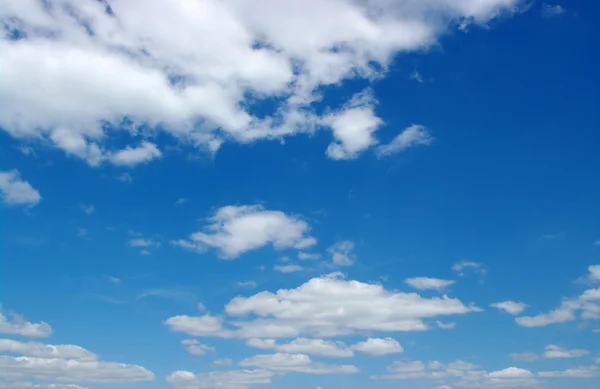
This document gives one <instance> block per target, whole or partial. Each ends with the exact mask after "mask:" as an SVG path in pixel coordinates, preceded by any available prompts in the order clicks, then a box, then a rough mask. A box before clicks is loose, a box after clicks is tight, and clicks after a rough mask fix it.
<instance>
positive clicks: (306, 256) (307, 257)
mask: <svg viewBox="0 0 600 389" xmlns="http://www.w3.org/2000/svg"><path fill="white" fill-rule="evenodd" d="M298 259H299V260H301V261H316V260H318V259H321V254H317V253H305V252H303V251H300V252H299V253H298Z"/></svg>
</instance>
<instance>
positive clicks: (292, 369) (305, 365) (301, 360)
mask: <svg viewBox="0 0 600 389" xmlns="http://www.w3.org/2000/svg"><path fill="white" fill-rule="evenodd" d="M238 365H240V366H244V367H255V368H259V369H265V370H269V371H273V372H277V373H305V374H354V373H358V368H357V367H356V366H353V365H328V364H323V363H318V362H314V361H312V360H311V359H310V357H309V356H308V355H306V354H284V353H276V354H261V355H254V356H252V357H249V358H246V359H243V360H242V361H240V362H239V363H238Z"/></svg>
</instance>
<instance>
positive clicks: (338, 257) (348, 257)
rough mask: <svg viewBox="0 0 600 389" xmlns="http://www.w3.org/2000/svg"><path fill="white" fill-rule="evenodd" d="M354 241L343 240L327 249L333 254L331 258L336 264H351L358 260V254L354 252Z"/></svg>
mask: <svg viewBox="0 0 600 389" xmlns="http://www.w3.org/2000/svg"><path fill="white" fill-rule="evenodd" d="M353 251H354V243H353V242H351V241H349V240H342V241H340V242H337V243H336V244H334V245H333V246H331V247H329V248H328V249H327V252H328V253H329V254H330V255H331V260H332V262H333V264H334V265H336V266H351V265H352V264H354V262H355V261H356V255H355V254H354V253H353Z"/></svg>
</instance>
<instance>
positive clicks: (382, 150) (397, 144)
mask: <svg viewBox="0 0 600 389" xmlns="http://www.w3.org/2000/svg"><path fill="white" fill-rule="evenodd" d="M433 140H434V139H433V137H432V136H431V135H430V134H429V132H428V131H427V129H426V128H425V127H424V126H421V125H418V124H413V125H412V126H410V127H408V128H406V129H405V130H404V131H402V132H401V133H400V134H398V135H396V137H395V138H394V139H393V140H392V141H391V142H390V143H388V144H385V145H381V146H379V147H378V148H377V156H379V157H380V158H381V157H389V156H391V155H394V154H398V153H401V152H403V151H405V150H407V149H409V148H411V147H416V146H427V145H430V144H431V143H433Z"/></svg>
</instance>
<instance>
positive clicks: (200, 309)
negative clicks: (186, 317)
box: [196, 303, 206, 312]
mask: <svg viewBox="0 0 600 389" xmlns="http://www.w3.org/2000/svg"><path fill="white" fill-rule="evenodd" d="M196 308H198V310H199V311H200V312H203V311H206V306H205V305H204V304H202V303H198V304H197V305H196Z"/></svg>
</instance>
